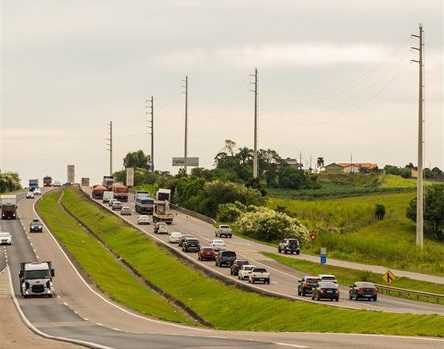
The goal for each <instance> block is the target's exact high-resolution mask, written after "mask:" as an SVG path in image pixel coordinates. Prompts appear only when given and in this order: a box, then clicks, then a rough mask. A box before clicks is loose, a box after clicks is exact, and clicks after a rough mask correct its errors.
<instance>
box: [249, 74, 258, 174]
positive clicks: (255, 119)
mask: <svg viewBox="0 0 444 349" xmlns="http://www.w3.org/2000/svg"><path fill="white" fill-rule="evenodd" d="M250 75H251V76H253V77H254V81H253V82H252V84H253V85H254V90H252V92H254V146H253V178H257V176H258V158H257V68H255V69H254V74H250Z"/></svg>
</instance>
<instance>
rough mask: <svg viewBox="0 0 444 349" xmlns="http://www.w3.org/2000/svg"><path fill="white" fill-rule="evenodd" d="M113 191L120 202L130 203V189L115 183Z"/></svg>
mask: <svg viewBox="0 0 444 349" xmlns="http://www.w3.org/2000/svg"><path fill="white" fill-rule="evenodd" d="M112 190H113V194H114V199H117V200H119V201H120V202H127V201H128V187H127V186H126V185H123V184H122V183H113V185H112Z"/></svg>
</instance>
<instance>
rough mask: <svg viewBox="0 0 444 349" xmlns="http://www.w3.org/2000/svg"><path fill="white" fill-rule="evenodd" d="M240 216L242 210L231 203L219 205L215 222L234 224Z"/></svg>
mask: <svg viewBox="0 0 444 349" xmlns="http://www.w3.org/2000/svg"><path fill="white" fill-rule="evenodd" d="M241 214H242V210H241V209H240V208H239V207H238V206H237V205H236V204H235V203H232V202H229V203H226V204H220V205H219V206H218V209H217V220H218V221H220V222H234V221H235V220H236V219H238V218H239V216H240V215H241Z"/></svg>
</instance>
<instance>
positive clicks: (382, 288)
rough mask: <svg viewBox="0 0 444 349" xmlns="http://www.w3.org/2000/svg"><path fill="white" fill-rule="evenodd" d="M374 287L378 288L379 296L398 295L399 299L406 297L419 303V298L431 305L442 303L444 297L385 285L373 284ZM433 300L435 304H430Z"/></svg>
mask: <svg viewBox="0 0 444 349" xmlns="http://www.w3.org/2000/svg"><path fill="white" fill-rule="evenodd" d="M375 286H376V287H377V288H378V293H380V294H386V295H389V296H391V295H392V294H398V296H399V297H401V296H402V295H404V296H407V298H409V299H416V300H417V301H419V300H420V298H422V299H426V300H427V302H431V303H437V304H440V303H441V302H442V303H444V295H443V294H437V293H429V292H422V291H414V290H407V289H405V288H399V287H392V286H386V285H380V284H375ZM433 299H434V300H436V302H432V300H433Z"/></svg>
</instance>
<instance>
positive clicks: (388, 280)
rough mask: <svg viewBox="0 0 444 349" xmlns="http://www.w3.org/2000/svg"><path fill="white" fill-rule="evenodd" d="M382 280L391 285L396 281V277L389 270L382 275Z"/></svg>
mask: <svg viewBox="0 0 444 349" xmlns="http://www.w3.org/2000/svg"><path fill="white" fill-rule="evenodd" d="M382 279H383V280H384V281H385V282H386V283H388V284H389V285H390V284H391V283H392V282H393V281H395V279H396V276H395V274H393V273H392V272H391V271H390V270H387V271H386V272H385V274H384V275H382Z"/></svg>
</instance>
